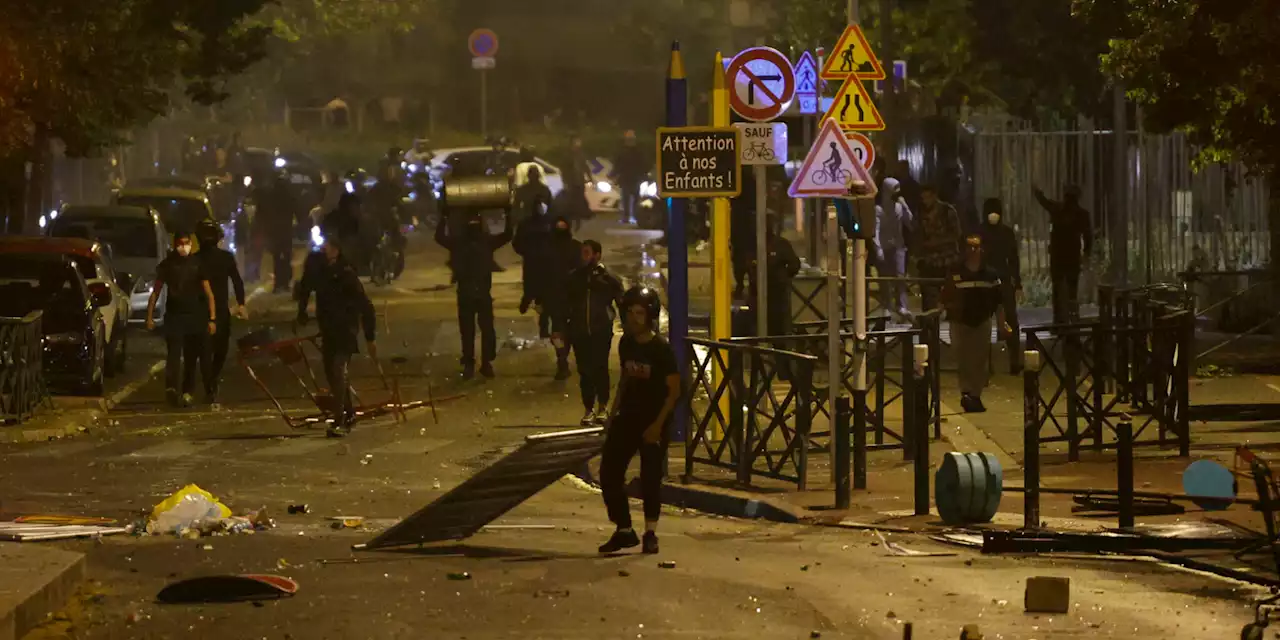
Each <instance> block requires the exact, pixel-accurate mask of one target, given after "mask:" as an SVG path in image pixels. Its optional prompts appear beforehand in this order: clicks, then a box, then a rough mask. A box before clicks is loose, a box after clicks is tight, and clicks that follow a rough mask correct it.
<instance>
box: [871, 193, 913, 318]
mask: <svg viewBox="0 0 1280 640" xmlns="http://www.w3.org/2000/svg"><path fill="white" fill-rule="evenodd" d="M876 216H877V218H878V220H877V223H876V238H875V245H876V269H877V270H878V271H879V273H880V276H881V277H884V278H904V277H906V275H907V238H908V237H909V233H910V230H911V226H912V224H913V220H912V217H911V207H908V206H907V202H906V199H904V198H903V196H902V185H901V184H899V182H898V180H897V179H896V178H885V179H884V187H883V188H882V189H881V190H880V204H879V206H877V207H876ZM880 305H881V307H882V308H884V309H886V310H888V311H889V312H890V313H896V314H897V315H898V316H899V317H902V318H906V317H909V316H910V315H911V312H910V311H908V310H907V283H906V282H882V283H880Z"/></svg>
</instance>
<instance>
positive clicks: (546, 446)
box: [355, 427, 604, 549]
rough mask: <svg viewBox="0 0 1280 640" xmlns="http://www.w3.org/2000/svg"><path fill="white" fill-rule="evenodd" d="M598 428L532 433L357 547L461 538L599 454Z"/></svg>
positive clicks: (391, 545) (600, 442)
mask: <svg viewBox="0 0 1280 640" xmlns="http://www.w3.org/2000/svg"><path fill="white" fill-rule="evenodd" d="M603 433H604V428H603V427H593V428H590V429H574V430H571V431H561V432H558V433H546V434H538V435H532V436H529V437H527V438H525V442H524V444H523V445H522V446H521V447H520V448H519V449H516V450H515V451H513V452H511V453H509V454H507V455H506V456H505V457H503V458H502V459H501V460H499V461H497V462H495V463H493V464H491V465H489V466H488V467H486V468H485V469H484V470H483V471H481V472H480V473H477V474H476V475H474V476H471V478H470V479H468V480H467V481H466V482H463V483H462V484H460V485H458V486H457V487H454V488H453V490H451V491H449V492H448V493H446V494H444V495H443V496H440V497H439V498H437V499H436V500H435V501H433V502H432V503H431V504H429V505H427V506H425V507H423V508H422V509H420V510H418V511H417V512H416V513H414V514H413V515H411V516H409V517H407V518H405V519H404V520H401V521H400V522H399V523H397V524H396V525H395V526H393V527H391V528H390V529H387V530H386V531H384V532H382V534H381V535H379V536H378V537H376V538H374V539H373V540H370V541H369V542H367V543H365V544H361V545H356V547H355V548H356V549H381V548H385V547H402V546H405V545H414V544H425V543H428V542H441V541H444V540H462V539H464V538H468V537H470V536H471V535H472V534H474V533H476V532H477V531H479V530H480V529H481V528H482V527H484V526H485V525H487V524H489V523H490V522H493V521H494V520H497V519H498V518H499V517H501V516H502V514H504V513H506V512H508V511H510V510H512V509H514V508H516V507H517V506H519V505H520V503H522V502H524V501H525V500H528V499H529V498H532V497H533V496H534V495H536V494H537V493H538V492H539V491H542V490H543V489H545V488H546V487H547V486H549V485H550V484H551V483H553V482H555V481H556V480H559V479H560V478H562V477H563V476H565V475H566V474H569V473H572V472H574V471H577V470H578V469H579V468H581V467H583V466H585V465H586V464H587V462H588V461H589V460H591V458H593V457H595V456H596V454H598V453H600V447H601V445H602V444H603V440H602V439H601V437H600V436H601V434H603Z"/></svg>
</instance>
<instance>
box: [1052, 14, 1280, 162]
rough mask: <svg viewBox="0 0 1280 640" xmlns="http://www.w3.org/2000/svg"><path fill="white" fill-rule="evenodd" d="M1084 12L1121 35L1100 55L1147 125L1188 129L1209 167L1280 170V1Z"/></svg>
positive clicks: (1170, 128)
mask: <svg viewBox="0 0 1280 640" xmlns="http://www.w3.org/2000/svg"><path fill="white" fill-rule="evenodd" d="M1077 11H1078V12H1079V13H1080V14H1081V15H1083V16H1086V17H1088V18H1089V19H1091V20H1094V21H1098V22H1105V23H1108V24H1110V25H1112V27H1113V28H1114V29H1115V31H1116V33H1117V34H1118V35H1117V37H1116V38H1115V39H1113V40H1112V41H1111V43H1110V50H1109V52H1108V53H1107V54H1106V55H1105V56H1103V66H1104V68H1105V69H1106V70H1107V72H1109V73H1113V74H1116V75H1118V76H1119V77H1120V78H1122V79H1123V80H1124V82H1125V84H1126V87H1127V88H1128V90H1129V96H1130V97H1131V98H1132V99H1133V100H1135V101H1137V102H1139V103H1140V104H1142V105H1143V106H1144V111H1143V113H1144V117H1145V119H1146V123H1147V125H1148V126H1149V127H1150V128H1152V129H1156V130H1174V129H1177V130H1181V131H1184V132H1186V133H1187V135H1188V136H1189V138H1190V140H1191V141H1192V142H1193V143H1195V144H1197V145H1200V146H1201V147H1202V148H1203V149H1204V152H1203V155H1202V160H1205V161H1214V160H1225V159H1228V158H1234V159H1238V160H1240V161H1242V162H1244V163H1245V164H1246V165H1248V166H1250V167H1253V168H1254V169H1257V170H1260V171H1263V172H1268V173H1270V174H1271V175H1273V176H1275V175H1276V174H1277V173H1278V172H1277V169H1280V122H1278V121H1277V114H1276V109H1277V107H1276V106H1275V105H1277V104H1280V59H1277V57H1276V56H1275V55H1274V51H1275V44H1274V43H1275V42H1277V41H1280V21H1277V19H1276V17H1277V16H1280V2H1278V1H1277V0H1254V1H1250V0H1183V1H1180V2H1167V1H1163V0H1082V1H1080V2H1079V4H1078V6H1077Z"/></svg>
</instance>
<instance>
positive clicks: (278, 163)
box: [275, 158, 288, 169]
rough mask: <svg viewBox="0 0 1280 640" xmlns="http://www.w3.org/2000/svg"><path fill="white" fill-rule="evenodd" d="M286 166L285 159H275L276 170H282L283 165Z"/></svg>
mask: <svg viewBox="0 0 1280 640" xmlns="http://www.w3.org/2000/svg"><path fill="white" fill-rule="evenodd" d="M286 164H288V163H287V162H285V159H284V158H276V162H275V165H276V168H277V169H283V168H284V165H286Z"/></svg>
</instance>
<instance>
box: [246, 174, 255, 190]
mask: <svg viewBox="0 0 1280 640" xmlns="http://www.w3.org/2000/svg"><path fill="white" fill-rule="evenodd" d="M244 186H245V188H248V187H252V186H253V178H252V177H250V176H245V177H244Z"/></svg>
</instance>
